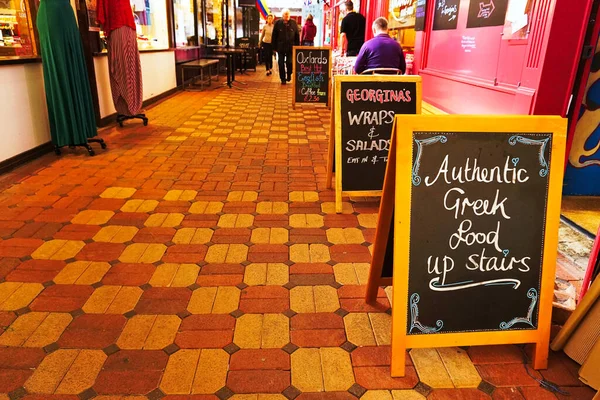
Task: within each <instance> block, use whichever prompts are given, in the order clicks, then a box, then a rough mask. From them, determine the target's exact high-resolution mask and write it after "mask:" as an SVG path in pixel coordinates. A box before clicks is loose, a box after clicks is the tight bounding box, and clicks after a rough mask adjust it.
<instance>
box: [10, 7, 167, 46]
mask: <svg viewBox="0 0 600 400" xmlns="http://www.w3.org/2000/svg"><path fill="white" fill-rule="evenodd" d="M0 1H2V0H0ZM130 4H131V9H132V10H133V19H134V21H135V27H136V32H137V39H138V48H139V50H163V49H168V48H169V24H168V22H167V2H166V1H165V0H130ZM100 37H101V39H102V44H103V45H102V51H104V52H106V37H105V34H104V32H102V31H101V32H100Z"/></svg>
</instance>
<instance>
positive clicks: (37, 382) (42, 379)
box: [23, 350, 81, 394]
mask: <svg viewBox="0 0 600 400" xmlns="http://www.w3.org/2000/svg"><path fill="white" fill-rule="evenodd" d="M80 351H81V350H57V351H55V352H54V353H50V354H48V355H47V356H46V358H44V359H43V360H42V362H41V364H40V365H39V367H38V368H37V369H36V370H35V372H34V373H33V375H31V377H30V378H29V379H28V380H27V381H26V382H25V384H24V385H23V386H24V387H25V389H27V391H28V392H29V393H40V394H52V393H54V392H55V391H56V388H57V387H58V385H59V384H60V382H61V381H62V379H63V378H64V377H65V375H66V374H67V372H68V371H69V368H70V367H71V365H72V364H73V362H74V361H75V359H76V358H77V356H78V355H79V352H80Z"/></svg>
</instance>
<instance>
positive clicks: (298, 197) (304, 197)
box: [290, 192, 319, 202]
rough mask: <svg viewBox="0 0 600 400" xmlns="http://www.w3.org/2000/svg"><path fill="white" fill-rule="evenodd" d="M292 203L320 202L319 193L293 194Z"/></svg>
mask: <svg viewBox="0 0 600 400" xmlns="http://www.w3.org/2000/svg"><path fill="white" fill-rule="evenodd" d="M290 201H294V202H315V201H319V193H317V192H291V193H290Z"/></svg>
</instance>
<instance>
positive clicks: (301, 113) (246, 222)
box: [0, 70, 594, 400]
mask: <svg viewBox="0 0 600 400" xmlns="http://www.w3.org/2000/svg"><path fill="white" fill-rule="evenodd" d="M262 75H263V72H260V70H259V72H257V73H255V74H254V73H252V74H251V75H249V76H243V77H242V78H240V79H241V80H242V81H243V82H245V83H247V86H243V87H242V89H241V90H235V89H232V90H230V89H216V90H210V89H209V90H207V91H205V92H202V93H194V92H183V93H181V92H180V93H179V94H177V95H174V96H172V97H170V98H168V99H167V100H165V101H163V102H162V103H160V104H158V105H156V106H154V107H151V108H149V109H148V110H147V114H148V116H149V118H150V125H149V126H148V127H144V126H142V125H141V124H138V123H135V122H132V123H129V124H127V125H126V126H125V127H124V128H117V127H112V128H110V129H107V130H104V131H103V132H102V137H103V138H104V139H105V140H106V141H107V143H108V150H106V151H104V150H100V149H97V155H96V156H95V157H88V156H87V152H85V151H82V150H67V149H66V150H65V151H63V156H62V157H60V158H57V157H56V156H55V155H54V154H50V155H47V156H44V157H43V158H42V159H40V160H38V161H35V162H34V163H32V164H30V165H26V166H24V167H21V168H20V169H18V170H16V171H14V172H12V173H10V174H9V175H7V176H5V177H0V190H1V191H0V238H1V240H0V282H1V283H0V400H5V399H21V398H23V399H49V400H51V399H61V400H62V399H91V398H95V399H104V400H108V399H111V400H112V399H146V398H147V399H161V398H165V399H173V400H175V399H195V400H205V399H234V400H283V399H296V398H297V399H300V400H319V399H323V400H338V399H339V400H341V399H355V398H361V399H367V400H379V399H382V400H413V399H414V400H416V399H424V398H428V399H436V400H441V399H457V400H458V399H490V398H493V399H536V400H540V399H541V400H544V399H555V398H567V397H566V396H562V395H555V394H553V393H551V392H549V391H547V390H545V389H543V388H541V387H540V385H539V383H538V382H537V381H536V380H534V379H533V378H532V376H533V377H535V378H537V379H541V378H542V376H543V378H545V379H548V380H550V381H553V382H554V383H556V384H558V385H560V386H561V388H563V389H564V390H566V391H567V392H569V393H570V397H569V398H570V399H591V398H592V397H593V395H594V393H593V392H592V390H591V389H590V388H588V387H586V386H583V384H582V383H581V382H580V381H579V380H578V379H577V376H578V375H577V370H578V368H579V366H578V365H577V364H575V363H574V362H573V361H571V360H570V359H568V358H567V357H566V356H565V355H564V354H563V353H560V354H554V353H553V354H551V359H550V367H549V369H548V370H547V371H542V372H541V373H539V372H536V371H534V370H533V369H530V370H529V373H530V374H531V375H529V374H528V372H527V370H526V368H525V366H524V365H523V360H524V354H527V355H529V356H530V349H529V348H526V349H525V350H524V351H523V352H522V351H521V349H520V348H519V347H518V346H484V347H471V348H450V349H416V350H412V351H411V352H410V357H407V363H408V364H407V375H406V377H404V378H391V377H390V373H389V365H390V347H389V345H390V341H391V308H390V301H389V296H391V288H388V291H387V293H386V291H384V290H383V289H381V290H380V293H379V298H378V303H377V305H376V306H369V305H367V304H365V302H364V290H365V286H364V285H365V284H366V280H367V276H368V269H369V262H370V259H371V253H370V251H371V248H372V243H373V241H374V237H375V228H376V224H377V211H378V201H377V199H365V198H356V199H355V198H353V199H344V200H345V202H344V207H343V210H344V211H343V213H342V214H336V213H335V207H334V199H335V192H334V191H333V190H331V189H327V188H326V183H325V177H326V175H327V168H326V165H327V159H326V158H327V143H328V141H327V138H328V134H329V121H330V120H329V118H330V111H329V110H328V109H326V108H324V107H312V106H306V105H304V106H302V105H300V106H298V107H297V108H296V110H295V111H294V110H292V106H291V90H292V88H291V85H286V86H282V85H280V84H279V83H277V82H278V80H277V79H275V78H268V79H267V78H265V79H262ZM214 87H216V84H215V83H213V88H214ZM557 396H558V397H557Z"/></svg>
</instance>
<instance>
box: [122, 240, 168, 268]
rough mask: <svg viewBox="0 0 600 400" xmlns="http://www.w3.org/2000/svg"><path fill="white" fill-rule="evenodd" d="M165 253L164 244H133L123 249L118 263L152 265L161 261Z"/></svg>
mask: <svg viewBox="0 0 600 400" xmlns="http://www.w3.org/2000/svg"><path fill="white" fill-rule="evenodd" d="M166 251H167V246H165V245H164V244H146V243H134V244H131V245H129V246H127V248H126V249H125V251H123V253H122V254H121V256H120V257H119V261H121V262H123V263H147V264H152V263H155V262H157V261H160V260H161V259H162V256H163V255H164V254H165V252H166Z"/></svg>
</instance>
